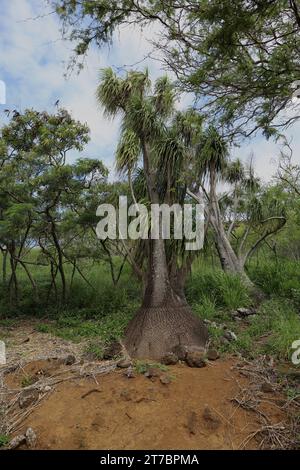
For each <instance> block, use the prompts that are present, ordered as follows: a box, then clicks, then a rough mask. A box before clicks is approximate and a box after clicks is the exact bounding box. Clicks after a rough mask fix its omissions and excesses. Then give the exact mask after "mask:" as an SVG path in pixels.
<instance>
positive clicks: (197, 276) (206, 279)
mask: <svg viewBox="0 0 300 470" xmlns="http://www.w3.org/2000/svg"><path fill="white" fill-rule="evenodd" d="M186 295H187V299H188V301H189V302H190V303H191V304H192V305H193V306H194V308H195V309H196V310H198V312H199V314H200V315H201V311H208V315H211V316H212V315H213V312H214V311H216V310H218V309H227V310H233V309H235V308H238V307H246V306H248V305H249V304H250V302H251V299H250V297H249V293H248V291H247V289H245V287H244V285H243V283H242V281H241V280H240V278H239V277H238V276H234V275H229V274H225V273H224V272H223V271H222V270H221V269H218V268H212V267H209V266H207V265H205V263H197V264H196V267H195V268H194V270H193V273H192V276H191V278H190V279H189V281H188V282H187V286H186ZM206 318H208V317H207V316H206Z"/></svg>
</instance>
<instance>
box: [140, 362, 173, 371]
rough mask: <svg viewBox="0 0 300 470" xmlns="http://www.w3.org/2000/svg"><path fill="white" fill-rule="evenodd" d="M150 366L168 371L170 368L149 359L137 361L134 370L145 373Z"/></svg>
mask: <svg viewBox="0 0 300 470" xmlns="http://www.w3.org/2000/svg"><path fill="white" fill-rule="evenodd" d="M150 368H153V369H159V370H161V371H162V372H167V371H168V370H169V369H168V367H167V366H165V365H164V364H160V363H159V362H148V361H135V362H134V370H135V371H136V373H137V374H145V373H146V372H147V371H148V370H149V369H150Z"/></svg>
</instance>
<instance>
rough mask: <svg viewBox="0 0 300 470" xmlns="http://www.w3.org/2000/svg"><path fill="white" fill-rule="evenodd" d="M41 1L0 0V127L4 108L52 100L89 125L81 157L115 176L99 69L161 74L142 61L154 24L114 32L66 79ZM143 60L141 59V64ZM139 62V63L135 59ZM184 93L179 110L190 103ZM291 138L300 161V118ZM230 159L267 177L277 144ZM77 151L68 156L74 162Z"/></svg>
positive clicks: (257, 143) (256, 144) (65, 48)
mask: <svg viewBox="0 0 300 470" xmlns="http://www.w3.org/2000/svg"><path fill="white" fill-rule="evenodd" d="M50 12H51V9H50V7H47V5H46V3H45V2H44V1H43V0H0V80H2V81H4V82H5V84H6V95H7V97H6V104H5V105H2V104H0V125H1V124H2V123H4V122H5V119H6V118H5V114H4V112H3V111H4V109H6V108H8V109H17V110H21V111H23V110H24V109H26V108H34V109H37V110H40V111H41V110H47V111H48V112H55V110H56V108H55V106H54V103H55V102H56V101H57V100H58V99H59V100H60V106H61V107H64V108H66V109H67V110H68V111H70V112H71V113H72V116H73V117H74V118H76V119H78V120H80V121H81V122H86V123H87V124H88V125H89V127H90V129H91V142H90V143H89V144H88V145H87V147H86V148H85V150H84V153H83V155H84V156H86V157H91V158H99V159H100V160H102V161H103V162H104V164H105V165H106V166H107V167H108V168H109V169H110V171H111V172H112V174H113V169H114V151H115V148H116V145H117V141H118V135H119V125H120V123H119V121H118V119H115V120H113V121H111V120H107V118H106V117H104V116H103V113H102V110H101V108H100V106H99V105H98V104H97V102H96V98H95V91H96V88H97V83H98V80H99V72H100V69H101V68H104V67H107V66H112V67H113V68H114V69H115V70H116V71H118V70H122V69H124V66H130V65H134V64H137V63H138V65H135V68H140V69H144V68H145V67H146V66H147V67H148V68H149V71H150V75H151V78H153V79H155V78H157V77H158V76H160V75H161V74H164V73H165V70H162V64H161V63H160V62H159V61H155V60H153V59H149V58H148V59H146V60H144V61H142V59H143V58H144V57H145V56H147V54H148V53H149V52H150V51H151V45H150V44H149V41H148V39H151V36H152V37H153V35H155V34H156V33H157V31H156V30H155V28H153V27H152V28H151V29H150V28H149V29H147V30H146V31H145V30H144V31H141V30H140V29H139V28H135V29H134V28H132V27H130V28H129V27H126V28H122V29H121V30H120V31H118V33H116V34H115V37H114V41H113V45H112V46H110V47H107V48H105V49H102V50H101V51H99V50H97V49H96V48H93V49H92V50H91V51H90V53H89V55H88V58H87V61H86V66H85V68H84V70H83V71H82V72H81V73H80V74H79V75H78V74H77V73H76V72H73V73H72V74H71V76H69V77H68V78H65V73H66V71H67V63H68V60H69V59H70V56H71V55H72V45H71V44H70V43H67V42H65V41H63V40H62V39H61V33H60V30H59V21H58V18H57V17H56V16H55V15H54V14H50ZM140 61H142V62H140ZM139 62H140V63H139ZM190 101H191V97H189V96H184V97H183V99H182V100H181V103H178V107H179V108H183V107H185V106H187V105H189V103H190ZM287 136H288V138H289V140H291V142H292V144H291V146H292V148H293V152H294V161H295V162H298V163H300V122H298V123H296V124H295V125H294V126H293V127H292V128H290V129H289V130H288V132H287ZM232 154H233V156H234V157H239V158H241V159H242V160H247V159H249V158H250V156H251V155H253V156H254V166H255V169H256V172H257V174H258V175H259V176H260V177H261V178H262V179H263V180H265V181H268V180H269V179H270V178H271V176H272V175H273V174H274V173H275V171H276V160H277V158H278V156H279V154H280V145H279V144H275V143H274V142H272V141H266V140H265V138H263V137H256V138H253V139H252V140H247V141H244V142H243V143H242V144H241V146H240V147H238V148H235V149H233V151H232ZM75 158H76V154H73V155H70V159H71V160H72V159H73V160H74V159H75Z"/></svg>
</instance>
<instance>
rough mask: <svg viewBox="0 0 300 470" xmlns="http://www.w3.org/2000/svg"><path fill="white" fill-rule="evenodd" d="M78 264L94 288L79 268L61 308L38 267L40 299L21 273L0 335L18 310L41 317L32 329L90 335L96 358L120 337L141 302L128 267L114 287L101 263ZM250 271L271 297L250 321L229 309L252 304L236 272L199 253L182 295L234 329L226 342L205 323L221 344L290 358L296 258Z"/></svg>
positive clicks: (2, 309)
mask: <svg viewBox="0 0 300 470" xmlns="http://www.w3.org/2000/svg"><path fill="white" fill-rule="evenodd" d="M81 268H82V270H83V272H84V274H85V275H86V277H87V278H88V281H89V283H90V284H91V285H92V286H93V287H90V286H89V285H88V284H86V283H85V282H84V281H83V280H82V279H81V278H80V276H78V275H77V277H75V278H74V282H73V285H72V288H71V290H70V292H69V300H68V302H67V304H66V305H65V306H64V307H63V308H62V307H58V306H55V307H54V305H55V302H54V299H53V306H52V305H51V304H49V302H48V303H47V302H46V292H47V288H48V287H49V279H48V280H47V278H46V277H45V271H43V268H40V267H38V268H37V271H36V272H34V276H35V279H36V281H37V283H38V288H39V293H40V295H39V303H38V304H36V303H35V301H34V300H33V299H32V295H29V291H30V286H29V285H28V280H27V279H26V277H22V276H21V275H20V280H21V281H20V291H21V292H22V296H21V302H20V306H19V308H18V309H17V310H15V311H13V312H11V311H9V309H8V308H7V304H6V303H5V299H4V298H2V300H1V302H0V339H1V338H2V339H5V338H7V337H8V336H9V329H10V328H13V327H14V326H15V325H16V323H17V320H16V318H18V316H20V315H21V316H22V318H24V317H26V315H28V316H30V317H31V318H32V317H34V318H35V319H36V318H40V323H38V324H37V326H36V329H37V330H38V331H40V332H42V333H50V334H52V335H56V336H59V337H61V338H63V339H65V340H71V341H75V342H77V341H82V340H85V339H88V340H89V342H88V345H87V347H86V352H87V353H91V354H93V356H94V357H97V358H101V357H102V354H103V348H104V345H105V344H107V343H109V342H111V341H113V340H116V339H119V338H120V337H122V335H123V332H124V329H125V327H126V325H127V324H128V322H129V320H130V319H131V318H132V316H133V315H134V313H135V311H136V310H137V308H138V306H139V303H140V297H141V287H140V285H139V284H138V282H137V281H136V280H135V278H134V277H133V276H132V273H131V271H130V269H129V268H128V266H127V267H126V268H125V269H124V273H123V275H122V277H121V279H120V282H119V284H118V286H114V285H113V284H112V281H111V278H110V273H109V269H108V267H107V266H106V265H104V264H101V263H100V264H91V263H90V264H88V263H86V264H85V263H83V265H82V267H81ZM20 274H21V273H20ZM249 275H250V276H251V278H252V279H253V280H254V281H255V282H256V283H257V285H259V286H260V287H261V288H262V289H263V290H264V291H265V292H266V294H267V295H269V297H270V298H269V299H268V300H267V301H265V302H264V303H263V304H262V305H261V307H260V309H259V312H258V315H256V316H255V317H250V319H249V322H250V324H249V325H248V326H245V324H244V323H243V324H242V325H241V324H239V323H237V322H235V321H233V319H232V317H231V315H230V312H231V311H232V310H234V309H236V308H238V307H247V306H249V305H250V304H251V299H250V296H249V293H248V292H247V289H245V287H244V286H243V284H242V283H241V281H240V279H239V278H237V277H236V276H230V275H227V274H225V273H224V272H223V271H221V269H219V268H218V267H215V266H210V265H209V264H208V263H207V262H204V261H203V260H201V259H200V260H199V261H198V262H196V263H195V265H194V266H193V273H192V276H191V278H190V279H189V281H188V283H187V286H186V295H187V299H188V301H189V302H190V304H191V305H192V308H193V310H194V312H195V314H196V315H198V316H199V317H200V318H202V319H208V320H211V321H215V322H216V323H224V324H226V325H227V326H228V328H229V329H231V330H232V331H234V332H235V333H236V334H237V337H238V340H237V341H235V342H232V343H230V344H229V345H224V344H222V341H221V337H222V335H223V331H222V330H220V329H217V328H213V327H209V330H210V335H211V338H212V342H213V343H214V344H215V345H216V346H217V347H218V348H219V350H220V351H224V352H225V351H228V352H239V353H242V354H245V355H247V356H249V357H255V356H256V355H257V354H259V353H265V354H270V355H274V356H276V357H278V358H280V359H284V360H287V359H289V358H290V355H291V353H292V351H291V344H292V342H293V341H294V340H297V339H300V317H299V310H300V267H299V263H297V262H292V261H287V260H282V261H281V262H280V263H278V262H276V261H272V262H271V261H270V260H269V261H268V262H267V261H265V260H263V261H262V262H261V263H259V264H257V263H254V262H253V263H250V266H249Z"/></svg>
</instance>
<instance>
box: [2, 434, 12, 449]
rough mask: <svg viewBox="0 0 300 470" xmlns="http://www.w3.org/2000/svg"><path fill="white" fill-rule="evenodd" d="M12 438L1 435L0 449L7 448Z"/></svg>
mask: <svg viewBox="0 0 300 470" xmlns="http://www.w3.org/2000/svg"><path fill="white" fill-rule="evenodd" d="M9 441H10V438H9V436H8V435H7V434H0V447H5V446H7V444H8V443H9Z"/></svg>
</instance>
